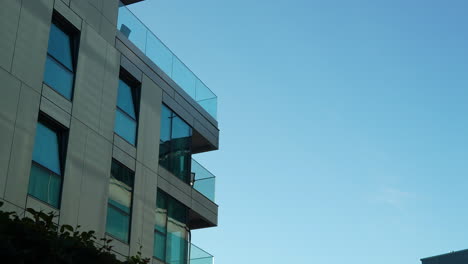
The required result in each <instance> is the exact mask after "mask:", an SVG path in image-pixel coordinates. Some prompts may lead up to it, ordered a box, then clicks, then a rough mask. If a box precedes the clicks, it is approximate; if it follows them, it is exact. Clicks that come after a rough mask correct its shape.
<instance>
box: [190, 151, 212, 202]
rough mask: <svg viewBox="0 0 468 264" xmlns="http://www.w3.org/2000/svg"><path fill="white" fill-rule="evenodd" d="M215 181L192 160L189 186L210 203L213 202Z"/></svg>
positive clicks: (210, 174) (209, 173)
mask: <svg viewBox="0 0 468 264" xmlns="http://www.w3.org/2000/svg"><path fill="white" fill-rule="evenodd" d="M215 181H216V177H215V176H214V175H213V174H212V173H211V172H209V171H208V170H207V169H205V167H203V166H202V165H200V163H198V162H197V161H196V160H194V159H192V173H191V184H192V186H193V188H194V189H195V190H197V191H198V192H199V193H201V194H203V195H204V196H206V198H208V199H210V200H211V201H212V202H214V201H215Z"/></svg>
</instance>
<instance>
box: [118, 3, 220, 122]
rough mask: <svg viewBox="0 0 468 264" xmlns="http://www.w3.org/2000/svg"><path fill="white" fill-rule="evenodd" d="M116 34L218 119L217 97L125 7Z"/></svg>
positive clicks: (120, 11)
mask: <svg viewBox="0 0 468 264" xmlns="http://www.w3.org/2000/svg"><path fill="white" fill-rule="evenodd" d="M117 30H119V31H120V32H122V34H124V35H125V36H126V37H127V38H128V39H129V40H130V41H131V42H132V43H133V44H135V45H136V46H137V47H138V48H139V49H140V50H141V51H142V52H143V53H144V54H145V55H146V56H147V57H148V58H150V59H151V60H152V61H153V62H154V63H155V64H156V65H158V67H159V68H161V69H162V70H163V71H164V73H166V74H167V75H168V76H169V77H171V78H172V80H174V81H175V82H176V83H177V84H178V85H179V86H180V87H181V88H182V89H183V90H184V91H185V92H187V94H189V95H190V96H191V97H192V98H193V99H194V100H195V101H196V102H197V103H198V104H199V105H200V106H201V107H202V108H203V109H205V110H206V111H207V112H208V113H209V114H210V115H211V116H212V117H213V118H214V119H215V120H216V119H217V108H218V97H217V96H216V95H215V94H214V93H213V92H212V91H211V90H210V89H209V88H208V87H207V86H206V85H205V84H204V83H203V82H202V81H201V80H200V79H199V78H198V77H197V76H196V75H195V74H194V73H193V72H192V71H191V70H190V69H189V68H188V67H187V66H186V65H185V64H184V63H183V62H182V61H181V60H180V59H179V58H177V56H176V55H175V54H174V53H173V52H172V51H171V50H170V49H169V48H168V47H167V46H166V45H164V43H162V41H161V40H160V39H159V38H158V37H156V35H155V34H154V33H153V32H151V30H149V29H148V28H147V27H146V26H145V25H144V24H143V23H142V22H141V21H140V20H139V19H138V18H137V17H136V16H135V15H134V14H133V13H132V12H131V11H130V10H129V9H128V8H127V7H126V6H125V5H123V4H122V3H120V7H119V17H118V22H117Z"/></svg>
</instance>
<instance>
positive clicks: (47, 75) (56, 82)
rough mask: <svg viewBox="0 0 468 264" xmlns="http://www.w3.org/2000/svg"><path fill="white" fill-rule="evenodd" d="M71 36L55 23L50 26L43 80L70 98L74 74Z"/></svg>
mask: <svg viewBox="0 0 468 264" xmlns="http://www.w3.org/2000/svg"><path fill="white" fill-rule="evenodd" d="M74 46H75V45H74V43H73V39H72V37H71V36H70V35H69V34H67V33H66V32H65V31H64V30H62V29H61V28H60V27H58V26H57V25H56V24H52V25H51V26H50V33H49V46H48V50H47V59H46V64H45V71H44V82H45V83H46V84H47V85H49V86H50V87H51V88H52V89H54V90H55V91H57V92H58V93H60V94H61V95H63V96H64V97H65V98H67V99H68V100H71V98H72V93H73V79H74V75H75V67H74V65H75V63H74Z"/></svg>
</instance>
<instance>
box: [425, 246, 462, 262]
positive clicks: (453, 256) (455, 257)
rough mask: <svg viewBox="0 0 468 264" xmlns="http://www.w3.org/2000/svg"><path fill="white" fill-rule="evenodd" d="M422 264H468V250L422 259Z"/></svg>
mask: <svg viewBox="0 0 468 264" xmlns="http://www.w3.org/2000/svg"><path fill="white" fill-rule="evenodd" d="M421 263H422V264H465V263H468V249H465V250H460V251H455V252H450V253H447V254H443V255H438V256H433V257H428V258H423V259H421Z"/></svg>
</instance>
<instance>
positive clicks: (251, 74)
mask: <svg viewBox="0 0 468 264" xmlns="http://www.w3.org/2000/svg"><path fill="white" fill-rule="evenodd" d="M467 8H468V2H466V1H464V0H463V1H462V0H460V1H457V0H449V1H428V0H425V1H422V0H410V1H408V0H392V1H387V0H355V1H349V0H327V1H324V0H322V1H315V0H307V1H306V0H275V1H266V0H257V1H251V0H237V1H219V0H198V1H182V0H171V1H162V0H147V1H146V2H143V3H140V4H136V5H134V6H133V7H132V10H133V11H134V12H135V13H136V14H137V15H138V16H139V18H140V19H141V20H142V21H143V22H144V23H145V24H146V25H147V26H148V27H149V28H151V29H152V30H153V32H155V33H156V34H157V35H158V36H159V37H160V38H161V39H162V40H163V41H164V42H165V43H166V44H167V45H168V46H169V47H170V48H171V49H172V50H173V51H174V52H175V53H176V54H177V55H178V56H179V58H181V59H182V60H183V61H184V62H185V63H186V64H187V65H188V66H189V67H190V68H191V69H192V70H193V71H194V72H195V73H196V74H197V75H198V76H199V77H200V78H201V79H202V80H203V81H204V82H205V83H206V84H207V85H208V86H209V87H211V89H212V90H213V91H214V92H215V93H216V94H217V95H218V97H219V108H218V113H219V114H218V116H219V122H220V125H219V127H220V129H221V134H220V135H221V136H220V139H221V144H220V150H219V151H216V152H212V153H207V154H202V155H196V157H195V158H197V160H199V161H200V162H201V163H202V164H203V165H205V167H207V168H208V169H209V170H210V171H212V172H213V173H214V174H216V175H217V203H218V204H219V205H220V209H219V210H220V211H219V227H216V228H212V229H204V230H199V231H194V232H193V233H192V241H193V242H194V243H195V244H197V245H198V246H200V247H201V248H203V249H205V250H207V251H208V252H210V253H212V254H213V255H215V257H216V263H218V264H220V263H223V264H238V263H270V264H280V263H281V264H283V263H327V264H342V263H348V264H349V263H352V264H362V263H381V264H395V263H399V264H410V263H420V262H419V259H420V258H423V257H428V256H432V255H437V254H441V253H446V252H449V251H453V250H461V249H465V248H468V240H467V235H468V227H467V225H466V223H467V222H468V213H467V210H466V201H467V197H468V191H467V187H468V121H467V120H468V103H467V102H468V35H467V34H468V33H467V28H468V27H467V26H468V16H466V10H467Z"/></svg>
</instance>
